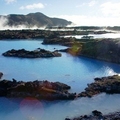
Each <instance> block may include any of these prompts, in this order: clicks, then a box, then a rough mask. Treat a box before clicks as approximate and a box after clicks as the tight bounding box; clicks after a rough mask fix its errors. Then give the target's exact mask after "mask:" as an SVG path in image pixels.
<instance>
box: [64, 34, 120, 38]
mask: <svg viewBox="0 0 120 120" xmlns="http://www.w3.org/2000/svg"><path fill="white" fill-rule="evenodd" d="M83 36H84V35H67V36H66V37H75V38H77V39H80V38H82V37H83ZM88 36H93V37H94V38H120V33H106V34H89V35H88Z"/></svg>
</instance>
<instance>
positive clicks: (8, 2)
mask: <svg viewBox="0 0 120 120" xmlns="http://www.w3.org/2000/svg"><path fill="white" fill-rule="evenodd" d="M34 12H42V13H43V14H45V15H47V16H50V17H59V18H64V19H67V20H69V21H72V22H74V23H75V24H76V25H97V26H108V25H109V26H115V25H119V26H120V0H0V15H7V14H28V13H34Z"/></svg>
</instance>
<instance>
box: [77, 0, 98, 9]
mask: <svg viewBox="0 0 120 120" xmlns="http://www.w3.org/2000/svg"><path fill="white" fill-rule="evenodd" d="M96 3H97V1H95V0H92V1H90V2H89V3H85V2H84V3H82V4H80V5H76V8H79V7H83V6H89V7H92V6H94V5H95V4H96Z"/></svg>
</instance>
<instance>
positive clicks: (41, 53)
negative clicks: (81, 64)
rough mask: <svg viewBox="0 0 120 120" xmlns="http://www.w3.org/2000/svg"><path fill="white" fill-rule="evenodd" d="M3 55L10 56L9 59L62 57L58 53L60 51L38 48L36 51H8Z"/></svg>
mask: <svg viewBox="0 0 120 120" xmlns="http://www.w3.org/2000/svg"><path fill="white" fill-rule="evenodd" d="M2 55H4V56H8V57H22V58H49V57H60V56H61V53H58V51H53V52H51V51H48V50H44V49H40V48H38V49H37V50H34V51H28V50H25V49H20V50H14V49H12V50H8V51H7V52H5V53H3V54H2Z"/></svg>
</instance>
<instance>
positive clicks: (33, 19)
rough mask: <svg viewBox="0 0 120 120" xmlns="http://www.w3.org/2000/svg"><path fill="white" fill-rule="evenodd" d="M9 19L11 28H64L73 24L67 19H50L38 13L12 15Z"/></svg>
mask: <svg viewBox="0 0 120 120" xmlns="http://www.w3.org/2000/svg"><path fill="white" fill-rule="evenodd" d="M6 17H7V18H8V25H9V26H16V25H26V26H28V27H33V26H37V27H42V26H47V27H51V26H60V27H64V26H67V25H70V24H71V23H72V22H70V21H67V20H65V19H60V18H50V17H48V16H46V15H44V14H42V13H40V12H37V13H29V14H27V15H17V14H10V15H8V16H6Z"/></svg>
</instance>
